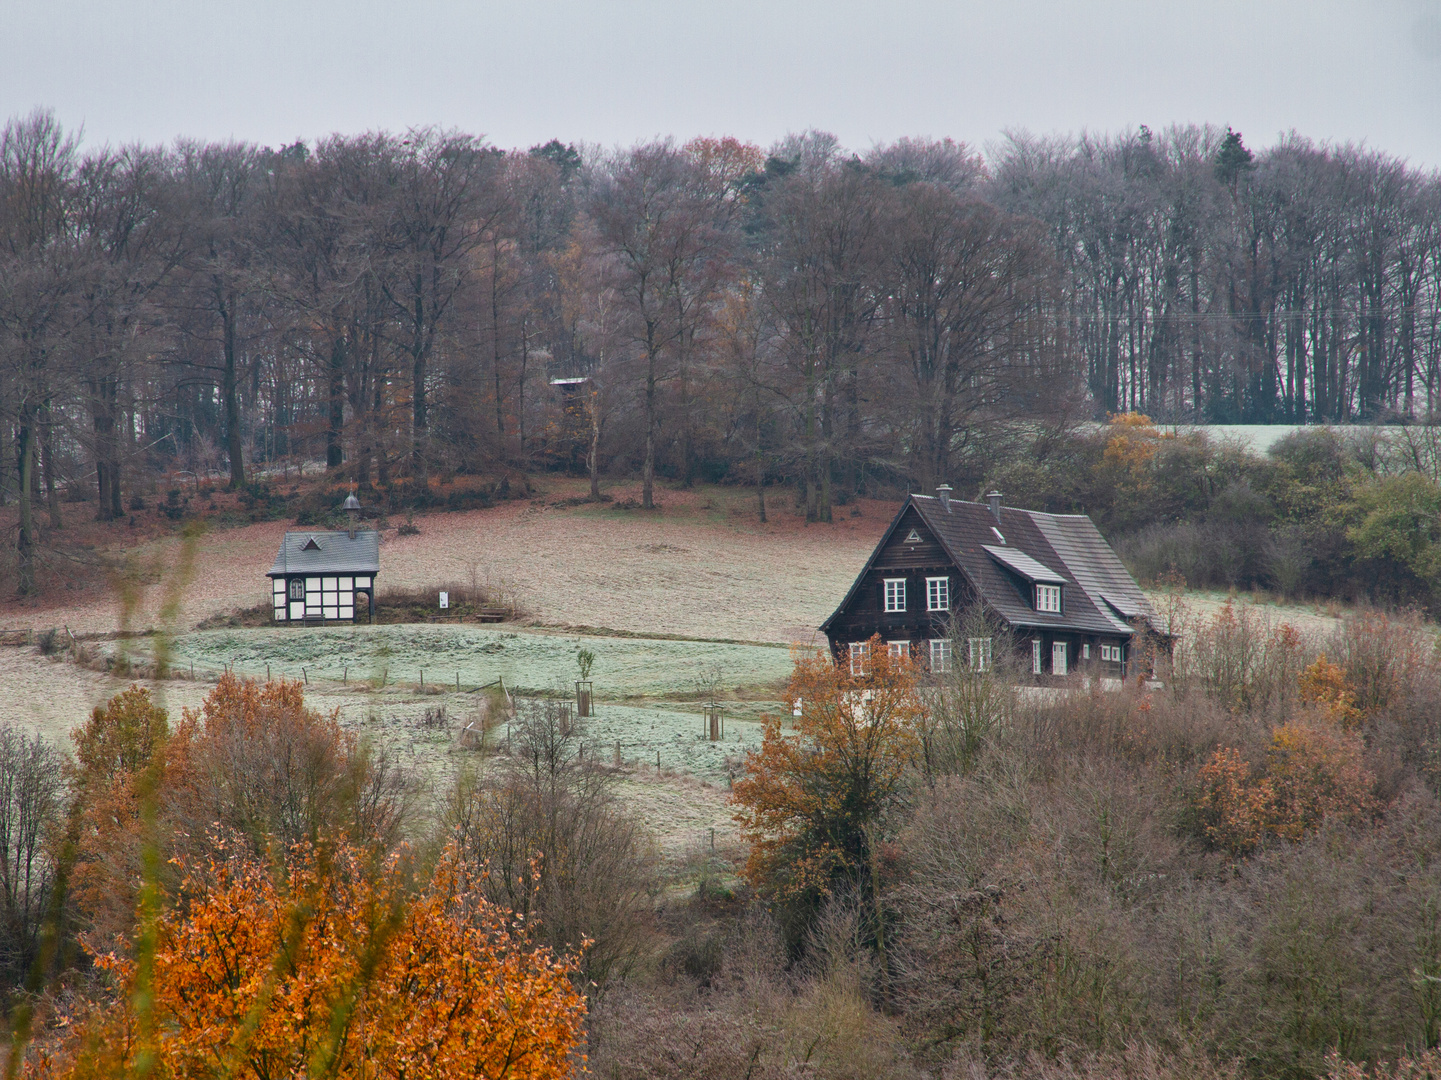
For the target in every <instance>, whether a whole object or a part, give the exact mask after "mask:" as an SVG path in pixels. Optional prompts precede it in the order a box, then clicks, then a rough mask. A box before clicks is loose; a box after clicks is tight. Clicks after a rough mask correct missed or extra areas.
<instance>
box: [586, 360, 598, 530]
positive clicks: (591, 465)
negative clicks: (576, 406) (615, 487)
mask: <svg viewBox="0 0 1441 1080" xmlns="http://www.w3.org/2000/svg"><path fill="white" fill-rule="evenodd" d="M596 398H597V394H596V390H595V387H594V386H592V387H591V391H590V453H588V454H587V455H586V459H585V467H586V469H587V470H588V471H589V472H590V498H591V501H592V502H600V403H599V402H598V401H597V400H596Z"/></svg>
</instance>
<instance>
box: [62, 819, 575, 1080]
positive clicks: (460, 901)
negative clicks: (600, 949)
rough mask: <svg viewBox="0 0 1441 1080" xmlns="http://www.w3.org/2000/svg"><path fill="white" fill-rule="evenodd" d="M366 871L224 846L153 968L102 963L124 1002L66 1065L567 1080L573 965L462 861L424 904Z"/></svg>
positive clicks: (75, 1068)
mask: <svg viewBox="0 0 1441 1080" xmlns="http://www.w3.org/2000/svg"><path fill="white" fill-rule="evenodd" d="M363 862H364V860H363V858H362V855H361V853H360V852H358V851H357V850H356V849H354V848H350V847H346V846H341V847H338V848H336V849H333V850H331V851H329V852H326V853H324V854H317V853H316V851H315V849H312V848H310V847H308V846H305V845H297V846H296V847H295V848H294V849H293V850H292V853H291V857H290V858H289V860H288V862H287V864H286V866H285V867H284V868H283V870H281V871H276V872H272V871H269V870H267V869H266V868H265V867H264V866H263V865H262V864H261V863H259V862H258V861H257V860H255V859H254V858H251V857H248V856H246V855H232V856H231V857H227V852H226V850H225V846H224V845H223V844H222V845H220V848H219V853H218V855H215V856H212V857H211V858H209V859H208V860H206V861H205V862H204V863H203V864H201V865H199V866H198V867H195V868H193V869H192V870H191V871H190V872H189V873H188V874H187V877H186V880H185V886H184V888H185V891H186V892H187V893H188V894H190V895H191V897H192V898H191V899H190V900H189V902H188V903H186V904H182V905H180V906H177V907H175V908H172V909H171V910H169V911H168V912H166V913H165V914H163V915H162V916H161V917H160V918H159V920H158V925H157V928H156V931H155V933H154V936H153V945H152V947H151V948H150V949H149V950H143V951H141V954H140V957H139V959H138V962H137V961H132V960H129V959H125V958H122V957H119V956H116V955H114V954H109V955H106V956H103V957H99V958H98V962H99V964H100V966H102V967H105V968H108V969H109V970H110V971H111V972H112V973H113V975H114V977H115V979H116V982H117V984H118V993H117V994H116V997H115V1000H114V1002H113V1003H112V1004H111V1005H110V1007H109V1008H108V1009H106V1010H103V1011H101V1012H100V1013H99V1014H97V1016H96V1017H95V1018H94V1019H93V1020H92V1021H91V1022H90V1023H89V1024H88V1025H87V1026H86V1028H85V1029H84V1030H82V1031H81V1032H80V1033H79V1034H78V1035H77V1036H76V1039H75V1045H74V1047H73V1049H72V1052H71V1053H70V1054H69V1056H68V1057H67V1059H66V1060H65V1061H63V1062H60V1063H58V1065H57V1067H56V1069H55V1071H56V1072H58V1073H59V1074H60V1075H64V1076H69V1077H74V1078H80V1077H100V1076H105V1077H112V1076H115V1077H119V1076H130V1075H137V1076H138V1075H151V1076H174V1077H202V1076H203V1077H210V1076H233V1077H254V1078H268V1077H292V1076H310V1077H320V1076H330V1077H357V1078H358V1077H367V1078H371V1077H374V1078H388V1077H394V1078H401V1077H404V1078H406V1080H426V1078H441V1077H445V1078H449V1077H458V1076H469V1077H484V1078H487V1080H500V1078H505V1077H526V1078H531V1080H545V1078H550V1077H557V1078H558V1077H562V1076H569V1075H570V1073H571V1070H572V1068H573V1066H574V1064H575V1062H574V1060H573V1055H574V1053H575V1049H576V1046H577V1044H578V1041H579V1038H580V1034H581V1023H582V1021H583V1019H584V1014H585V1004H584V999H583V998H582V996H581V995H580V994H579V993H578V992H577V991H576V989H575V987H574V985H573V983H572V980H571V973H572V970H573V964H572V961H571V960H570V959H568V958H557V957H556V956H555V955H554V954H552V953H551V952H550V951H549V950H548V949H546V948H544V947H540V946H536V945H534V944H533V943H531V942H529V941H528V940H527V938H526V934H525V929H524V926H523V925H522V924H521V923H520V922H519V921H518V920H515V919H514V918H513V917H512V916H511V914H510V913H509V912H507V911H505V910H504V909H501V908H497V907H494V906H492V905H490V904H488V903H486V902H485V901H484V900H483V899H481V898H480V896H479V894H478V893H477V892H476V890H475V889H474V885H475V882H474V881H473V880H471V878H470V876H469V875H468V873H467V871H466V870H465V868H464V867H463V866H462V865H461V864H460V863H459V862H457V860H456V859H455V858H454V857H453V854H451V853H448V854H447V855H446V857H444V858H443V859H442V860H441V863H440V866H439V869H438V870H437V872H436V874H435V876H434V878H433V879H432V881H431V882H430V884H429V887H428V888H426V889H425V890H424V891H423V892H422V893H421V894H420V895H418V896H411V895H407V890H406V875H405V874H404V873H403V870H402V867H401V866H400V865H399V864H398V862H397V861H396V860H395V859H394V858H392V859H391V860H390V861H389V862H388V863H386V864H385V865H384V867H383V868H382V870H381V871H380V872H379V873H370V874H368V873H366V872H365V871H364V867H363ZM276 877H279V879H280V880H279V881H278V882H277V881H276V880H275V878H276Z"/></svg>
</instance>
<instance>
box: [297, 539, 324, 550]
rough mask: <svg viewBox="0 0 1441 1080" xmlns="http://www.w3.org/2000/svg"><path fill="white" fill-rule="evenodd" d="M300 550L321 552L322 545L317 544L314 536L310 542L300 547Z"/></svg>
mask: <svg viewBox="0 0 1441 1080" xmlns="http://www.w3.org/2000/svg"><path fill="white" fill-rule="evenodd" d="M300 550H301V551H319V550H320V545H319V544H317V543H316V542H315V537H313V536H312V537H311V538H310V539H309V540H307V541H305V543H304V544H302V545H301V546H300Z"/></svg>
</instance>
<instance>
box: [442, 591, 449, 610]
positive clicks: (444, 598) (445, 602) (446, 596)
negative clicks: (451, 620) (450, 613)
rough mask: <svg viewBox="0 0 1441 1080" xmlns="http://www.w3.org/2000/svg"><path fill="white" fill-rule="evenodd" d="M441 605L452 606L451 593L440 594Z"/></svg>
mask: <svg viewBox="0 0 1441 1080" xmlns="http://www.w3.org/2000/svg"><path fill="white" fill-rule="evenodd" d="M440 606H441V608H448V607H450V593H448V592H443V593H441V594H440Z"/></svg>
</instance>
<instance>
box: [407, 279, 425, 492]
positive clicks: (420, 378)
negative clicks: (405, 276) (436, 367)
mask: <svg viewBox="0 0 1441 1080" xmlns="http://www.w3.org/2000/svg"><path fill="white" fill-rule="evenodd" d="M414 318H415V324H414V327H413V337H412V343H411V353H410V355H411V362H410V406H411V429H410V469H411V474H412V475H413V476H414V477H415V478H416V480H417V481H419V482H420V484H421V485H422V486H424V484H425V483H426V457H427V453H428V447H427V435H428V431H427V424H428V422H429V417H428V415H427V412H426V407H425V379H426V370H425V368H426V357H425V352H426V350H425V338H424V331H425V301H424V300H422V299H421V282H420V280H419V279H418V278H417V279H416V282H415V315H414Z"/></svg>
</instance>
